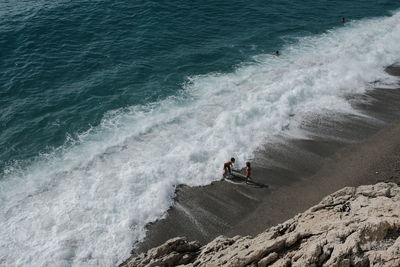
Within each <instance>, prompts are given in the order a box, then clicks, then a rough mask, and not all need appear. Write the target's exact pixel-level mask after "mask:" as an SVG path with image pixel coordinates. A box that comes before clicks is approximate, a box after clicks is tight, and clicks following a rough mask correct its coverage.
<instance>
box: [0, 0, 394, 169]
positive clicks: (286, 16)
mask: <svg viewBox="0 0 400 267" xmlns="http://www.w3.org/2000/svg"><path fill="white" fill-rule="evenodd" d="M398 7H399V3H398V1H351V2H349V1H318V3H316V2H315V1H282V0H279V1H201V2H198V3H196V2H187V1H169V2H167V1H165V2H164V1H161V2H159V1H80V2H79V3H72V2H70V1H39V2H37V1H24V2H23V3H19V4H17V3H13V2H8V3H2V4H0V10H1V11H0V12H1V13H0V33H1V38H0V47H1V51H0V81H1V90H0V94H1V95H0V101H1V104H0V114H1V115H0V127H1V128H0V147H1V148H2V149H1V150H0V171H1V170H3V169H4V167H5V166H6V165H7V164H10V163H11V162H13V161H16V160H18V161H19V160H29V159H31V158H32V157H35V156H37V155H39V154H40V153H45V152H48V151H49V150H52V149H53V148H54V147H58V146H60V145H62V144H64V143H65V142H66V140H67V139H68V138H70V137H72V138H75V137H76V135H77V133H81V132H84V131H86V130H88V129H89V128H90V127H92V126H96V125H98V124H99V123H100V120H101V119H102V117H103V116H104V114H105V113H106V112H107V111H109V110H114V109H118V108H121V107H129V106H132V105H143V104H146V103H151V102H154V101H157V100H160V99H165V98H166V97H167V96H170V95H174V94H177V93H178V92H179V91H180V90H182V84H184V83H185V82H186V81H187V79H188V77H190V76H193V75H201V74H208V73H213V72H217V73H225V72H231V71H233V70H234V69H235V68H236V67H237V66H238V65H241V64H243V63H245V62H251V61H252V56H254V55H258V54H262V53H271V52H273V51H275V50H278V49H282V47H284V46H285V45H288V44H292V43H295V42H297V38H298V37H301V36H309V35H312V34H318V33H322V32H324V31H326V30H328V29H332V28H335V27H340V26H341V25H340V22H339V21H340V18H341V17H342V16H343V17H346V18H349V19H354V20H356V19H361V18H365V17H374V16H382V15H388V14H389V11H393V10H394V9H396V8H398Z"/></svg>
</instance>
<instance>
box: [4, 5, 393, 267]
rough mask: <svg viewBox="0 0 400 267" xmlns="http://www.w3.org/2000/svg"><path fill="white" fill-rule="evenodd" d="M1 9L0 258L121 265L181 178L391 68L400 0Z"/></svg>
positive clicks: (249, 153) (215, 173)
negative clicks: (346, 20)
mask: <svg viewBox="0 0 400 267" xmlns="http://www.w3.org/2000/svg"><path fill="white" fill-rule="evenodd" d="M0 7H1V8H0V10H1V11H0V32H1V36H2V37H1V38H0V47H1V51H0V82H1V83H0V84H1V90H0V101H1V102H0V114H1V115H0V146H1V150H0V172H1V174H0V175H1V176H0V180H1V182H0V201H1V202H0V210H1V211H0V216H1V217H0V218H1V220H0V224H1V227H0V237H1V240H2V242H1V243H0V262H1V263H3V262H4V263H5V264H6V265H7V264H9V265H24V266H29V265H39V266H46V265H67V266H68V265H75V266H81V265H104V266H109V265H112V264H116V263H118V262H120V261H121V260H123V259H124V258H125V257H126V256H127V255H129V252H130V250H131V248H132V244H133V243H134V242H135V241H137V240H140V239H142V238H143V237H144V235H145V231H144V226H145V225H146V224H147V223H148V222H152V221H154V220H156V219H158V218H160V217H161V216H162V215H163V214H164V213H165V211H166V210H167V209H168V207H169V206H170V205H171V203H172V201H173V200H172V198H173V194H174V188H175V186H176V185H178V184H181V183H183V184H188V185H201V184H207V183H210V182H211V181H213V180H216V179H218V178H219V173H220V171H221V170H220V165H221V162H223V161H224V160H225V159H226V158H229V157H230V156H231V155H234V156H235V157H236V158H237V159H238V161H239V163H238V164H239V165H240V164H243V163H244V161H245V160H248V159H251V158H252V157H253V152H254V151H255V150H256V149H257V148H258V147H259V146H260V145H262V144H264V143H265V142H267V141H268V140H269V139H270V138H273V137H274V136H275V135H278V134H279V135H282V134H284V135H291V136H303V135H305V134H306V133H305V132H303V131H302V130H301V128H299V127H298V126H299V125H300V124H301V123H303V122H304V120H308V119H312V118H313V116H314V114H321V113H326V112H332V113H346V114H358V111H357V110H355V109H354V108H353V107H352V106H351V104H350V103H349V102H348V100H346V99H347V98H346V97H347V96H348V95H349V94H350V95H351V94H362V93H364V92H366V91H367V90H370V89H371V88H373V87H376V86H378V85H379V86H386V87H391V86H393V85H394V84H396V83H397V81H398V80H397V78H395V77H392V76H389V75H387V74H386V73H385V72H384V67H385V66H387V65H389V64H392V63H393V62H396V61H398V60H399V56H398V55H399V54H400V53H399V52H400V47H399V46H398V43H399V41H400V26H399V25H400V13H399V12H396V11H394V10H396V8H398V7H399V4H398V3H397V1H378V2H376V1H355V2H354V1H352V3H351V4H349V3H347V2H344V1H343V2H342V1H326V2H324V1H322V2H319V3H318V4H316V3H314V2H309V3H307V2H304V1H294V2H293V1H290V2H283V1H273V2H271V3H268V5H267V4H266V3H257V2H253V3H246V2H244V1H234V2H232V1H226V2H220V1H219V2H218V3H215V2H211V1H210V2H208V1H206V2H204V1H202V3H201V4H200V3H190V4H188V3H181V2H180V1H175V2H173V3H162V4H160V3H157V2H145V3H144V2H136V3H130V2H124V1H119V2H112V3H111V2H107V1H96V2H92V1H91V2H89V1H88V2H81V3H79V4H74V3H70V2H69V1H52V2H50V1H40V2H37V1H35V2H30V1H26V2H25V3H24V4H16V3H8V2H7V3H3V4H0ZM342 16H344V17H347V18H350V19H352V21H351V22H349V23H346V24H344V25H342V24H341V23H340V17H342ZM277 49H279V50H281V52H282V56H280V57H275V56H272V55H271V53H272V52H273V51H275V50H277ZM358 115H360V114H358Z"/></svg>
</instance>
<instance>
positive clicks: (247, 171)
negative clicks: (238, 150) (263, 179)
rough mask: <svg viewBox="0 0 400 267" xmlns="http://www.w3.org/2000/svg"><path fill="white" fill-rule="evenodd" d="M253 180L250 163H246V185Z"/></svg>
mask: <svg viewBox="0 0 400 267" xmlns="http://www.w3.org/2000/svg"><path fill="white" fill-rule="evenodd" d="M250 180H251V165H250V162H246V183H247V182H248V181H250Z"/></svg>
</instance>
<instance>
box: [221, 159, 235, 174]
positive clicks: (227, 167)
mask: <svg viewBox="0 0 400 267" xmlns="http://www.w3.org/2000/svg"><path fill="white" fill-rule="evenodd" d="M234 163H235V158H231V160H230V161H228V162H225V163H224V173H223V175H222V176H223V177H224V178H226V177H228V176H229V175H231V174H232V169H231V166H232V165H233V164H234Z"/></svg>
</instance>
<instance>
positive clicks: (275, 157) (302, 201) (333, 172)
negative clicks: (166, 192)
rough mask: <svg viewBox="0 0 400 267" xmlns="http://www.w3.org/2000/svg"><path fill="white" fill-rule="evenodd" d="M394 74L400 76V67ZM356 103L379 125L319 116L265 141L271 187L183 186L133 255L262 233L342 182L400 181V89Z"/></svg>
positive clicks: (258, 174) (257, 171)
mask: <svg viewBox="0 0 400 267" xmlns="http://www.w3.org/2000/svg"><path fill="white" fill-rule="evenodd" d="M388 72H389V73H390V74H399V73H400V68H396V67H390V69H388ZM350 102H351V103H352V104H353V105H355V106H356V107H357V108H358V109H359V110H362V111H363V113H365V114H368V115H370V116H371V117H372V118H376V119H379V122H377V121H373V120H371V119H366V118H359V117H353V116H347V115H343V116H341V117H339V118H338V117H334V118H329V117H328V116H326V117H319V118H315V120H314V121H311V122H310V123H305V124H304V125H302V127H303V128H304V129H305V130H307V131H308V132H309V133H310V136H309V137H310V138H305V139H296V140H295V139H292V140H282V142H279V143H278V144H274V145H266V147H265V151H261V150H260V151H258V152H256V154H255V158H254V160H253V161H252V164H253V166H254V167H253V176H254V180H255V181H257V182H258V183H261V184H267V185H268V187H256V186H254V187H252V186H244V185H234V184H229V183H226V182H224V181H216V182H213V183H212V184H210V185H207V186H201V187H188V186H179V187H178V188H177V190H176V199H175V204H174V206H173V207H171V208H170V209H169V210H168V212H167V215H166V216H165V218H164V219H160V220H158V221H156V222H155V223H152V224H150V225H148V232H147V235H146V238H145V239H144V240H143V241H142V242H141V243H140V244H137V245H138V246H137V247H136V248H135V249H134V251H133V254H134V255H135V254H138V253H141V252H144V251H147V250H148V249H150V248H152V247H156V246H159V245H160V244H162V243H164V242H165V241H167V240H168V239H170V238H173V237H176V236H186V237H187V238H188V240H198V241H200V242H201V243H203V244H205V243H207V242H209V241H211V240H212V239H213V238H215V237H216V236H218V235H221V234H223V235H226V236H230V237H232V236H235V235H256V234H258V233H259V232H261V231H263V230H265V229H266V228H268V227H270V226H273V225H276V224H278V223H281V222H283V221H285V220H287V219H289V218H291V217H293V216H294V215H296V214H297V213H299V212H303V211H304V210H306V209H308V208H309V207H311V206H313V205H315V204H316V203H318V202H319V201H320V200H321V199H322V198H323V197H325V196H326V195H328V194H330V193H333V192H334V191H336V190H338V189H340V188H342V187H345V186H358V185H362V184H373V183H376V182H380V181H391V182H396V183H399V182H400V180H399V179H400V178H399V177H400V163H399V162H400V156H399V155H400V153H399V152H400V123H399V122H397V123H393V122H394V121H396V119H398V118H399V115H400V107H398V105H397V104H398V103H399V102H400V90H398V89H375V90H372V91H370V92H368V93H367V94H365V95H362V96H359V97H357V98H356V99H355V100H354V101H353V99H352V100H351V101H350ZM353 102H354V103H353ZM382 128H383V129H382ZM271 162H272V164H271Z"/></svg>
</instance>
